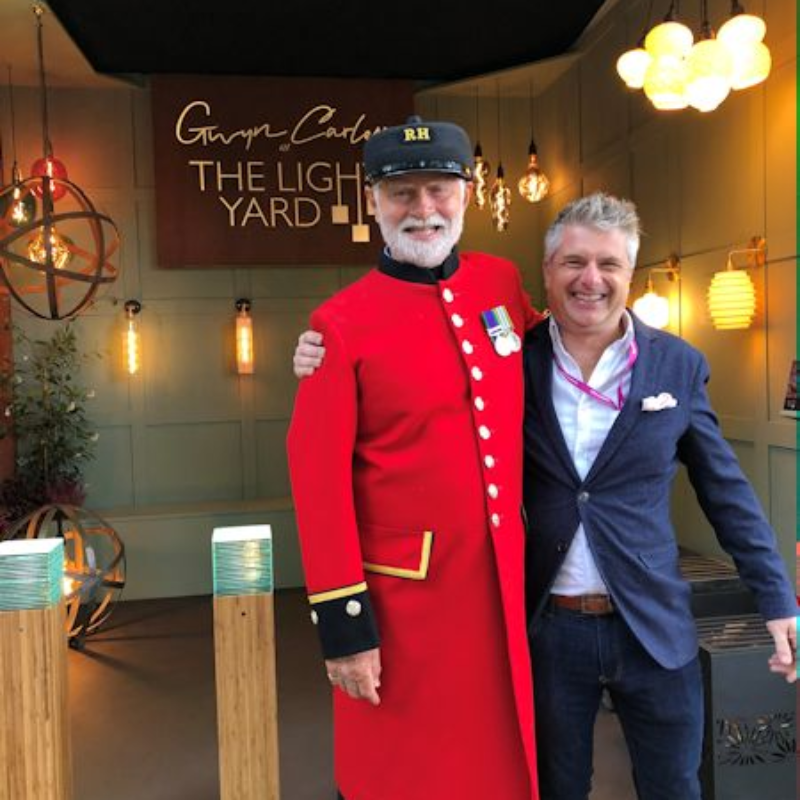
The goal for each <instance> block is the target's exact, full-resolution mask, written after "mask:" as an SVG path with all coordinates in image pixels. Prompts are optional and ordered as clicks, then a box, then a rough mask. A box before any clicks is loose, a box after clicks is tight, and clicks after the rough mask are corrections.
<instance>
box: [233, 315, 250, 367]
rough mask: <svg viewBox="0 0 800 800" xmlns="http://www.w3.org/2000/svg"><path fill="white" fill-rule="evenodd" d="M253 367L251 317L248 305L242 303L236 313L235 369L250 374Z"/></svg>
mask: <svg viewBox="0 0 800 800" xmlns="http://www.w3.org/2000/svg"><path fill="white" fill-rule="evenodd" d="M253 367H254V359H253V318H252V317H251V316H250V312H249V310H248V307H247V306H245V305H242V307H241V309H240V310H239V313H238V314H237V315H236V371H237V372H238V373H239V374H240V375H252V374H253Z"/></svg>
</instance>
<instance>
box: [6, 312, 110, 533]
mask: <svg viewBox="0 0 800 800" xmlns="http://www.w3.org/2000/svg"><path fill="white" fill-rule="evenodd" d="M14 341H15V344H14V347H15V363H14V364H6V365H4V369H3V371H2V373H0V389H2V391H3V393H4V397H5V401H6V403H7V405H6V406H5V407H4V409H3V412H2V415H0V438H5V437H6V436H9V435H13V436H14V439H15V442H16V474H15V476H14V478H12V479H10V480H7V481H5V482H4V483H3V485H2V487H1V488H0V495H1V496H0V500H2V501H3V503H4V505H5V506H6V513H7V516H8V518H9V519H14V518H17V517H18V516H22V515H23V514H24V513H27V510H33V509H34V508H36V507H38V506H39V505H42V504H44V503H48V502H63V503H72V504H75V505H80V504H81V503H82V502H83V500H84V499H85V485H84V481H83V468H84V465H85V464H86V462H87V461H88V460H89V459H91V458H94V445H95V442H96V441H97V434H96V433H95V432H94V431H93V429H92V426H91V424H90V423H89V420H88V419H87V416H86V401H87V400H89V399H91V398H92V397H93V396H94V392H93V391H87V390H86V389H85V388H84V387H83V386H82V385H81V381H80V368H81V365H82V364H83V363H85V362H86V361H87V360H88V359H89V358H92V357H99V354H97V353H95V354H84V353H80V352H79V351H78V345H77V338H76V335H75V331H74V329H73V328H72V326H71V324H70V323H67V324H65V325H63V326H59V327H58V328H57V329H56V331H55V332H54V333H53V335H52V336H51V337H50V338H48V339H32V338H30V337H29V336H28V335H27V334H25V333H24V331H21V330H19V329H16V330H15V334H14ZM26 509H27V510H26Z"/></svg>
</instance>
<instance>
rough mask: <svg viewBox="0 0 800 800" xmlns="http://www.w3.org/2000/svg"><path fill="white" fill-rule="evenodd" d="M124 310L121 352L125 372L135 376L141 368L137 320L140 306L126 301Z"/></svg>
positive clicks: (134, 301) (137, 303)
mask: <svg viewBox="0 0 800 800" xmlns="http://www.w3.org/2000/svg"><path fill="white" fill-rule="evenodd" d="M124 308H125V320H126V323H125V332H124V333H123V346H122V352H123V355H124V358H125V370H126V371H127V373H128V374H129V375H136V373H137V372H138V371H139V370H140V369H141V366H142V342H141V334H140V333H139V322H138V320H137V316H138V315H139V313H140V312H141V310H142V304H141V303H140V302H139V301H138V300H126V301H125V306H124Z"/></svg>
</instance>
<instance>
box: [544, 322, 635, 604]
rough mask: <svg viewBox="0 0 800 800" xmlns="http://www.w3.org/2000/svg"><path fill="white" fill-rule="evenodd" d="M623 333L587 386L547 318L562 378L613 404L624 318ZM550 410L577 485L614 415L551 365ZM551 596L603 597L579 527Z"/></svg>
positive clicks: (624, 356) (623, 381) (625, 379)
mask: <svg viewBox="0 0 800 800" xmlns="http://www.w3.org/2000/svg"><path fill="white" fill-rule="evenodd" d="M624 323H625V333H624V334H623V335H622V337H621V338H619V339H617V340H616V341H615V342H612V343H611V344H610V345H609V346H608V347H607V348H606V349H605V351H604V352H603V355H602V356H601V357H600V360H599V361H598V362H597V366H596V367H595V368H594V372H592V375H591V377H590V378H589V380H588V381H583V376H582V375H581V370H580V367H579V366H578V364H577V363H576V361H575V359H574V358H573V357H572V356H571V355H570V354H569V353H568V352H567V350H566V349H565V347H564V343H563V342H562V340H561V334H560V332H559V330H558V325H557V324H556V321H555V319H553V317H550V338H551V339H552V342H553V353H554V354H555V356H556V358H557V359H558V361H559V363H560V364H561V366H562V368H563V369H564V371H565V372H567V373H568V374H569V375H571V376H572V377H574V378H577V379H578V380H579V381H582V382H585V383H587V384H588V385H589V386H591V387H592V388H593V389H595V390H596V391H598V392H600V393H601V394H604V395H606V396H607V397H610V398H611V399H612V400H614V401H615V402H616V400H617V393H618V389H619V388H620V387H621V388H622V392H623V395H624V396H625V397H627V396H628V393H629V391H630V386H631V369H630V366H629V363H628V360H629V358H630V352H631V344H632V342H633V340H634V331H633V322H632V320H631V318H630V314H628V312H627V311H626V312H625V316H624ZM553 406H554V407H555V411H556V416H557V417H558V422H559V424H560V425H561V432H562V433H563V434H564V441H565V442H566V443H567V449H568V450H569V453H570V455H571V456H572V461H573V463H574V464H575V469H576V470H577V472H578V475H579V476H580V477H581V479H583V478H585V477H586V475H587V473H588V472H589V470H590V469H591V467H592V464H593V463H594V460H595V458H596V457H597V454H598V453H599V452H600V448H601V447H602V446H603V443H604V442H605V440H606V436H608V432H609V431H610V430H611V426H612V425H613V424H614V420H616V418H617V416H618V415H619V410H617V409H614V408H611V406H608V405H606V404H605V403H601V402H599V401H598V400H595V399H594V398H592V397H591V396H590V395H588V394H586V393H585V392H583V391H581V390H580V389H579V388H578V387H577V386H573V385H572V384H571V383H570V382H569V381H568V380H567V379H566V378H565V377H564V376H563V375H562V374H561V372H560V370H559V369H558V367H557V366H556V361H555V358H554V359H553ZM551 591H552V592H553V593H554V594H565V595H579V594H608V589H607V588H606V585H605V583H604V582H603V578H602V576H601V575H600V572H599V570H598V569H597V565H596V564H595V561H594V557H593V556H592V551H591V548H590V547H589V542H588V541H587V538H586V531H585V530H584V529H583V524H580V525H579V526H578V530H577V532H576V533H575V537H574V538H573V540H572V544H571V545H570V548H569V551H568V552H567V556H566V558H565V559H564V563H563V565H562V566H561V569H560V570H559V573H558V575H557V576H556V581H555V583H554V584H553V588H552V589H551Z"/></svg>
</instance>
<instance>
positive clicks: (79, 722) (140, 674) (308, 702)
mask: <svg viewBox="0 0 800 800" xmlns="http://www.w3.org/2000/svg"><path fill="white" fill-rule="evenodd" d="M275 608H276V629H277V653H278V713H279V735H280V769H281V800H333V798H334V797H335V793H334V788H333V780H332V757H331V730H330V696H329V689H328V686H327V681H326V679H325V674H324V671H323V669H322V663H321V659H320V656H319V646H318V644H317V640H316V635H315V633H314V630H313V628H312V626H311V625H310V624H309V622H308V613H307V605H306V600H305V595H304V594H303V593H302V592H301V591H299V590H290V591H284V592H279V593H278V594H277V595H276V606H275ZM69 684H70V686H69V688H70V710H71V719H72V733H73V742H72V745H73V753H74V758H73V761H74V767H75V800H145V799H146V800H219V788H218V783H219V773H218V769H217V739H216V705H215V688H214V649H213V639H212V606H211V599H210V598H209V597H190V598H180V599H170V600H146V601H134V602H129V603H121V604H119V606H118V607H117V609H116V610H115V612H114V615H113V617H112V618H111V619H110V620H109V622H108V623H107V626H106V628H105V629H103V630H102V631H100V632H99V633H97V634H96V635H95V636H93V637H91V638H89V639H88V640H87V642H86V648H85V650H83V651H80V652H79V651H70V653H69ZM595 741H596V756H595V765H596V773H595V789H594V791H593V792H592V795H591V800H634V797H635V795H634V792H633V789H632V788H631V782H630V778H629V762H628V756H627V752H626V750H625V745H624V742H623V741H622V736H621V733H620V730H619V726H618V724H617V721H616V718H615V717H614V715H613V714H610V713H609V712H607V711H603V712H602V713H601V714H600V717H599V719H598V724H597V729H596V735H595ZM432 800H434V799H433V798H432ZM435 800H451V799H450V798H436V799H435ZM452 800H457V798H452ZM487 800H489V799H488V798H487ZM491 800H501V798H496V799H495V798H492V799H491Z"/></svg>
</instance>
